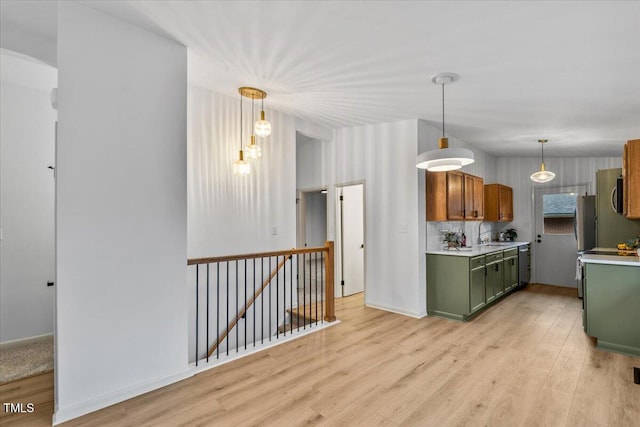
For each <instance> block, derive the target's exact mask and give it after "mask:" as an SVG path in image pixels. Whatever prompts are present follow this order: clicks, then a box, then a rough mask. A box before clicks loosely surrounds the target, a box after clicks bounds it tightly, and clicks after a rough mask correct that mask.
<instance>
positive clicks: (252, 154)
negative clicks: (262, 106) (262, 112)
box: [247, 97, 262, 159]
mask: <svg viewBox="0 0 640 427" xmlns="http://www.w3.org/2000/svg"><path fill="white" fill-rule="evenodd" d="M254 99H255V98H253V97H252V98H251V123H253V112H254V107H253V101H254ZM247 157H248V158H250V159H259V158H260V157H262V149H261V148H260V147H259V146H258V144H256V136H255V135H251V142H250V143H249V146H248V147H247Z"/></svg>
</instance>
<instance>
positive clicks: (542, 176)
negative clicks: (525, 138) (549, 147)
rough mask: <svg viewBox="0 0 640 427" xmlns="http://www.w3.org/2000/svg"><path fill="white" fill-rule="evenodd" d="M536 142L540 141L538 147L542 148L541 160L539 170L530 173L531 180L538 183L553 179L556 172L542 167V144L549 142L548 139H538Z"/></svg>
mask: <svg viewBox="0 0 640 427" xmlns="http://www.w3.org/2000/svg"><path fill="white" fill-rule="evenodd" d="M538 142H539V143H540V148H541V149H542V161H541V163H540V170H539V171H537V172H534V173H532V174H531V181H533V182H540V183H545V182H549V181H553V178H555V177H556V174H555V173H553V172H551V171H548V170H546V169H545V168H544V144H546V143H547V142H549V140H548V139H539V140H538Z"/></svg>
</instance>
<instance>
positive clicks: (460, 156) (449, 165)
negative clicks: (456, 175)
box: [416, 73, 474, 172]
mask: <svg viewBox="0 0 640 427" xmlns="http://www.w3.org/2000/svg"><path fill="white" fill-rule="evenodd" d="M459 78H460V76H458V75H457V74H453V73H441V74H437V75H435V76H433V77H431V82H432V83H433V84H437V85H441V86H442V138H440V140H439V141H438V149H437V150H431V151H425V152H424V153H422V154H420V155H419V156H418V159H417V161H416V167H417V168H418V169H426V170H428V171H431V172H443V171H451V170H456V169H460V168H461V167H463V166H467V165H470V164H471V163H473V162H474V155H473V151H471V150H468V149H466V148H449V139H448V138H446V137H445V136H444V135H445V132H444V85H446V84H451V83H453V82H455V81H456V80H458V79H459Z"/></svg>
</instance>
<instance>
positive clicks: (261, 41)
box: [2, 1, 640, 156]
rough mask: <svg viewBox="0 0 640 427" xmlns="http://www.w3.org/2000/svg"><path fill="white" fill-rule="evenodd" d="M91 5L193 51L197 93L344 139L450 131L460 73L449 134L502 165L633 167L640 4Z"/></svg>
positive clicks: (638, 116) (639, 103)
mask: <svg viewBox="0 0 640 427" xmlns="http://www.w3.org/2000/svg"><path fill="white" fill-rule="evenodd" d="M5 3H17V2H6V1H3V6H5ZM85 3H86V4H88V5H91V6H93V7H98V8H100V9H102V10H104V11H106V12H108V13H111V14H112V15H115V16H117V17H119V18H122V19H125V20H128V21H130V22H132V23H134V24H137V25H141V26H143V27H145V28H147V29H152V30H154V31H157V32H160V33H162V34H168V35H170V36H172V37H174V38H175V39H177V40H178V41H180V42H181V43H183V44H185V45H186V46H188V47H189V48H190V59H189V67H190V69H189V76H190V80H191V82H192V83H195V84H198V85H202V86H205V87H208V88H210V89H212V90H214V91H215V92H218V93H222V94H226V95H231V96H237V88H238V87H239V86H257V87H259V88H262V89H264V90H266V91H267V92H268V93H269V96H268V98H267V100H266V103H267V106H268V108H274V109H277V110H279V111H282V112H285V113H289V114H292V115H296V116H300V117H303V118H307V119H311V120H314V121H317V122H319V123H322V124H325V125H328V126H331V127H344V126H356V125H362V124H367V123H378V122H389V121H395V120H402V119H411V118H421V119H424V120H426V121H428V122H431V123H433V124H434V125H437V126H438V127H439V126H440V118H441V98H440V96H441V95H440V87H439V86H435V85H433V84H432V83H430V82H429V77H430V76H432V75H433V74H436V73H439V72H443V71H450V72H455V73H457V74H459V75H460V76H461V78H460V80H459V81H458V82H457V83H455V84H453V85H451V86H447V87H446V121H447V133H449V134H450V135H452V136H455V137H457V138H459V139H461V140H463V141H466V142H468V143H469V144H471V145H473V146H476V147H478V148H480V149H482V150H485V151H487V152H490V153H492V154H495V155H500V156H537V155H539V144H537V143H536V142H535V141H536V140H537V139H538V138H542V137H544V138H548V139H550V143H549V144H548V146H547V147H546V149H545V154H546V155H549V156H620V155H621V150H622V145H623V144H624V142H625V141H626V140H627V139H631V138H638V137H640V71H639V70H640V36H638V28H640V2H637V1H621V2H614V1H605V2H597V1H585V2H515V1H512V2H451V1H449V2H419V1H412V2H400V1H393V2H391V1H375V2H361V1H358V2H320V1H304V2H284V1H283V2H271V1H262V2H241V1H236V2H226V1H223V2H212V1H144V2H143V1H127V2H104V1H100V2H85ZM24 7H27V6H26V5H25V4H24V2H22V5H15V6H13V7H3V9H2V15H3V16H2V23H3V24H4V22H5V21H6V20H7V19H11V22H12V25H16V21H20V19H19V17H17V18H16V17H15V15H19V14H17V13H15V12H13V11H14V10H17V9H20V8H24ZM28 7H32V8H34V7H39V6H37V3H30V4H29V6H28ZM22 14H23V15H24V13H22ZM23 20H24V17H23ZM29 24H30V25H32V22H30V23H29ZM154 24H155V25H154Z"/></svg>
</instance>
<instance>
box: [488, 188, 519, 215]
mask: <svg viewBox="0 0 640 427" xmlns="http://www.w3.org/2000/svg"><path fill="white" fill-rule="evenodd" d="M484 219H485V221H499V222H510V221H513V190H512V189H511V187H507V186H506V185H502V184H487V185H485V186H484Z"/></svg>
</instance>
